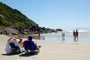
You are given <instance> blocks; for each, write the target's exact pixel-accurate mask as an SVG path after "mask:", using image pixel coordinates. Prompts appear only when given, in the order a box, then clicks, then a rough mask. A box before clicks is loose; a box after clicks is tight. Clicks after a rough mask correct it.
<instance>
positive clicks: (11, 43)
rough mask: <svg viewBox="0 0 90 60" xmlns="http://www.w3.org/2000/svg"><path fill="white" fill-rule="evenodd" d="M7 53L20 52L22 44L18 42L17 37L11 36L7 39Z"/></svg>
mask: <svg viewBox="0 0 90 60" xmlns="http://www.w3.org/2000/svg"><path fill="white" fill-rule="evenodd" d="M5 50H6V53H7V54H11V53H20V52H21V50H20V45H19V43H18V42H17V40H16V38H10V39H8V41H7V45H6V49H5Z"/></svg>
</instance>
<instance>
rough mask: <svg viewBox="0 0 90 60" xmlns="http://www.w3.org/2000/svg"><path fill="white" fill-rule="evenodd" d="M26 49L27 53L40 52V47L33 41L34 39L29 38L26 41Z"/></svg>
mask: <svg viewBox="0 0 90 60" xmlns="http://www.w3.org/2000/svg"><path fill="white" fill-rule="evenodd" d="M24 48H25V50H26V53H29V51H30V52H35V50H38V51H39V47H38V46H37V45H36V44H35V43H34V41H32V37H31V36H29V37H28V40H26V41H24Z"/></svg>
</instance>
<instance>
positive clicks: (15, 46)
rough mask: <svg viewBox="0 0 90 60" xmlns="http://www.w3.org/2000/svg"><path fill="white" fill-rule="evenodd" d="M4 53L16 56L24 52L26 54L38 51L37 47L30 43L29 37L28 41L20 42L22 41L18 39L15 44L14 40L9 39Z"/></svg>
mask: <svg viewBox="0 0 90 60" xmlns="http://www.w3.org/2000/svg"><path fill="white" fill-rule="evenodd" d="M5 50H6V53H7V54H12V53H13V54H14V53H15V54H17V53H21V52H23V51H24V50H25V52H26V53H29V52H34V51H36V50H37V51H39V47H38V46H37V45H36V44H35V43H34V41H32V37H31V36H29V37H28V40H26V41H24V42H22V39H19V42H17V40H16V38H10V39H9V40H8V42H7V45H6V49H5Z"/></svg>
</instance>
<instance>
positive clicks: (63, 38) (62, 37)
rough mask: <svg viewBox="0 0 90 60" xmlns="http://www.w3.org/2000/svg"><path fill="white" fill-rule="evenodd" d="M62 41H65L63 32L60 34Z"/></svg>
mask: <svg viewBox="0 0 90 60" xmlns="http://www.w3.org/2000/svg"><path fill="white" fill-rule="evenodd" d="M62 41H65V32H62Z"/></svg>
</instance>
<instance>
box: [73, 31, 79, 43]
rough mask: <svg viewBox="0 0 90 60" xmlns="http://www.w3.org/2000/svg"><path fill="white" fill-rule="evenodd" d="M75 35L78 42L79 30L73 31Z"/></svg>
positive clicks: (75, 40)
mask: <svg viewBox="0 0 90 60" xmlns="http://www.w3.org/2000/svg"><path fill="white" fill-rule="evenodd" d="M73 36H74V42H78V30H76V31H75V30H74V31H73Z"/></svg>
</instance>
